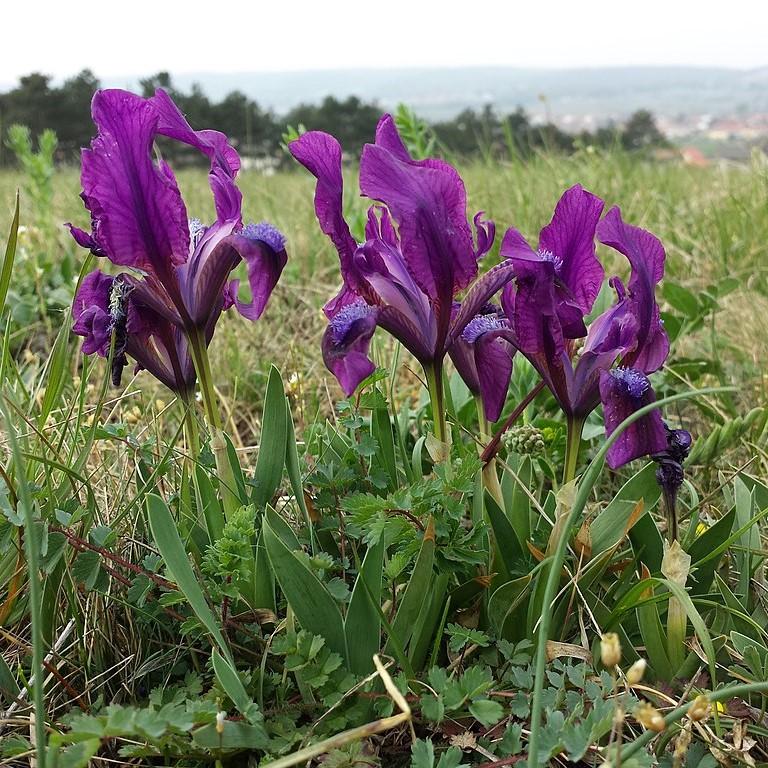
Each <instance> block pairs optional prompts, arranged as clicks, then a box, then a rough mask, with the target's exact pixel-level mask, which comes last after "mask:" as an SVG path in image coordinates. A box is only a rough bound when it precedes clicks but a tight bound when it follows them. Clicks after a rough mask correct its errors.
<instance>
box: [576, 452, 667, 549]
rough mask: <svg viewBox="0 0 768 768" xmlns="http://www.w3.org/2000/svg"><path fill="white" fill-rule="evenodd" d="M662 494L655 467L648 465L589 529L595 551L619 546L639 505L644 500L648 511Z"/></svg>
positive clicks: (623, 487)
mask: <svg viewBox="0 0 768 768" xmlns="http://www.w3.org/2000/svg"><path fill="white" fill-rule="evenodd" d="M660 495H661V490H660V489H659V484H658V483H657V482H656V465H655V464H654V463H653V462H649V463H648V464H646V465H645V466H644V467H643V468H642V469H641V470H640V471H639V472H637V473H636V474H635V475H633V476H632V477H631V478H630V479H629V480H627V482H626V483H624V485H623V486H622V487H621V488H620V489H619V492H618V493H617V494H616V496H615V497H614V498H613V499H612V500H611V502H610V503H609V504H608V506H607V507H606V508H605V509H604V510H603V511H602V512H600V514H599V515H597V517H595V519H594V520H593V521H592V523H591V525H590V526H589V534H590V537H591V539H592V551H593V552H595V553H598V552H603V551H604V550H606V549H610V547H612V546H614V545H615V544H618V543H619V541H621V539H622V537H623V536H624V531H625V530H626V527H627V524H628V522H629V520H630V517H631V515H632V513H633V512H634V510H635V506H636V504H637V502H638V501H640V499H642V500H643V503H644V510H645V511H646V512H649V511H650V510H651V509H652V508H653V507H654V506H655V504H656V502H657V501H658V500H659V496H660ZM638 522H639V521H638Z"/></svg>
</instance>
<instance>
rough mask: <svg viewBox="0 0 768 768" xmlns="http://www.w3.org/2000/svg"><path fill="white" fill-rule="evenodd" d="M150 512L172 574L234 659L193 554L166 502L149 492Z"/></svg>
mask: <svg viewBox="0 0 768 768" xmlns="http://www.w3.org/2000/svg"><path fill="white" fill-rule="evenodd" d="M147 515H148V517H149V527H150V529H151V531H152V537H153V538H154V540H155V544H156V545H157V548H158V550H159V551H160V554H161V555H162V556H163V560H164V561H165V567H166V570H167V571H168V575H169V576H170V577H171V579H172V580H173V581H174V582H176V585H177V586H178V588H179V590H180V591H181V592H182V593H183V595H184V597H185V598H186V599H187V602H188V603H189V604H190V606H191V607H192V610H193V611H194V612H195V615H196V616H197V618H198V619H200V621H201V622H202V624H203V626H204V627H205V628H206V629H207V630H208V632H209V633H210V634H211V636H212V637H213V639H214V641H215V642H216V644H217V645H218V647H219V650H220V651H221V653H222V655H223V656H224V658H226V659H227V660H228V661H230V663H231V659H232V657H231V654H230V652H229V646H228V645H227V642H226V640H225V639H224V636H223V635H222V633H221V629H220V627H219V624H218V621H217V620H216V618H215V616H214V615H213V612H212V611H211V609H210V607H209V606H208V603H207V602H206V599H205V595H203V590H202V589H201V588H200V585H199V584H198V582H197V578H196V577H195V574H194V572H193V571H192V566H191V565H190V561H189V557H188V555H187V553H186V551H185V549H184V544H183V543H182V541H181V537H180V536H179V532H178V531H177V530H176V523H175V521H174V519H173V516H172V515H171V512H170V510H169V509H168V507H167V505H166V503H165V502H164V501H163V500H162V499H161V498H160V497H159V496H156V495H155V494H153V493H150V494H149V495H148V496H147Z"/></svg>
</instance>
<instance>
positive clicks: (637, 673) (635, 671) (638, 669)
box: [626, 659, 648, 685]
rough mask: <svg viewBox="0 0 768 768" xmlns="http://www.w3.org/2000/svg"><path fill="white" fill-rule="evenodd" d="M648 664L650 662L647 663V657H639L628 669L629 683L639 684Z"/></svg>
mask: <svg viewBox="0 0 768 768" xmlns="http://www.w3.org/2000/svg"><path fill="white" fill-rule="evenodd" d="M647 666H648V664H647V663H646V661H645V659H638V660H637V661H636V662H635V663H634V664H633V665H632V666H631V667H630V668H629V669H628V670H627V675H626V677H627V683H628V684H629V685H637V684H638V683H639V682H640V681H641V680H642V679H643V675H644V674H645V670H646V667H647Z"/></svg>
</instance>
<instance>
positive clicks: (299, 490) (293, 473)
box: [285, 398, 314, 551]
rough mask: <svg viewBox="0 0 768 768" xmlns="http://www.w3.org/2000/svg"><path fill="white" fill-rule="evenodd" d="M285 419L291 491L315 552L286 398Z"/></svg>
mask: <svg viewBox="0 0 768 768" xmlns="http://www.w3.org/2000/svg"><path fill="white" fill-rule="evenodd" d="M285 419H286V423H287V425H288V433H287V435H286V440H285V469H286V472H287V473H288V480H289V482H290V484H291V490H292V491H293V496H294V498H295V499H296V504H298V506H299V509H300V510H301V513H302V514H303V515H304V522H305V523H306V524H307V529H308V530H309V531H310V534H311V535H312V537H313V551H314V530H313V526H312V520H311V519H310V516H309V510H308V509H307V502H306V500H305V499H304V484H303V482H302V479H301V468H300V466H299V449H298V446H297V445H296V432H295V429H294V425H293V416H292V415H291V408H290V404H289V402H288V398H285Z"/></svg>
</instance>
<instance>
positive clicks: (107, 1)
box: [0, 0, 768, 83]
mask: <svg viewBox="0 0 768 768" xmlns="http://www.w3.org/2000/svg"><path fill="white" fill-rule="evenodd" d="M30 8H33V9H34V10H33V11H30ZM126 9H128V11H129V12H126ZM2 20H3V29H4V32H6V30H8V31H10V30H16V33H15V34H14V33H11V34H8V33H7V32H6V33H5V34H3V39H2V43H1V44H0V82H3V83H11V82H15V80H16V79H17V78H18V76H19V75H23V74H26V73H29V72H32V71H42V72H45V73H47V74H51V75H53V76H54V77H55V78H56V79H57V80H61V79H63V78H66V77H68V76H70V75H73V74H75V73H77V72H79V71H80V70H81V69H83V68H86V67H89V68H91V69H92V70H94V72H95V73H96V74H97V75H98V76H99V77H101V78H113V77H116V76H141V75H147V74H152V73H154V72H157V71H159V70H168V71H170V72H172V73H175V74H182V73H196V72H261V71H284V70H306V69H336V68H342V69H343V68H352V69H356V68H368V67H375V68H388V67H398V68H402V67H412V66H418V67H421V66H429V67H446V66H483V65H492V66H503V65H509V66H519V67H544V68H561V67H566V68H570V67H602V66H635V65H695V66H725V67H738V68H752V67H761V66H767V65H768V43H766V30H767V29H768V1H767V0H728V2H722V0H525V2H520V1H519V0H506V2H505V1H503V0H483V1H478V0H475V1H474V2H459V0H407V1H404V0H375V2H365V0H357V1H356V2H352V1H351V0H282V1H280V2H274V1H272V0H267V2H264V0H218V1H217V2H211V1H210V0H208V1H207V2H205V3H203V2H199V0H187V2H183V3H182V2H177V0H128V2H123V1H122V0H120V2H115V1H114V0H66V2H62V1H61V0H55V1H54V0H36V1H35V2H34V3H29V2H26V3H24V2H10V3H6V4H5V7H4V8H3V12H2Z"/></svg>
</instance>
